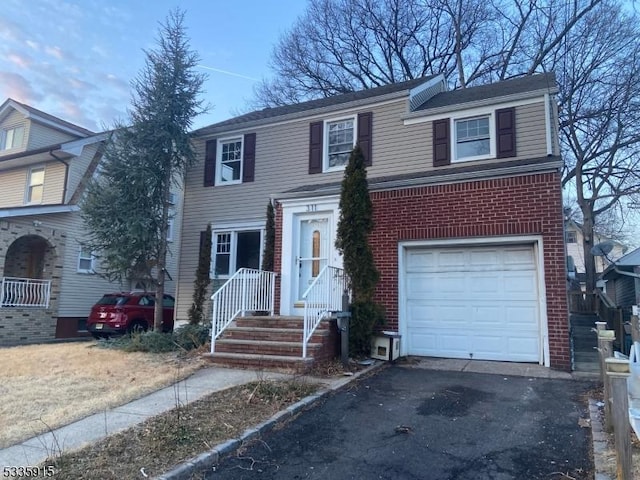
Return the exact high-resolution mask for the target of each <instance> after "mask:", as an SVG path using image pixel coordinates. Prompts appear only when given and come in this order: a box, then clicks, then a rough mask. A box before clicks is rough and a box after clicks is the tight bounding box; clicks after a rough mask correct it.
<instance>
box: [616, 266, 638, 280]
mask: <svg viewBox="0 0 640 480" xmlns="http://www.w3.org/2000/svg"><path fill="white" fill-rule="evenodd" d="M613 271H614V272H616V273H619V274H620V275H625V276H627V277H633V278H640V274H638V273H633V272H625V271H624V270H620V269H619V268H618V267H616V266H615V265H614V267H613Z"/></svg>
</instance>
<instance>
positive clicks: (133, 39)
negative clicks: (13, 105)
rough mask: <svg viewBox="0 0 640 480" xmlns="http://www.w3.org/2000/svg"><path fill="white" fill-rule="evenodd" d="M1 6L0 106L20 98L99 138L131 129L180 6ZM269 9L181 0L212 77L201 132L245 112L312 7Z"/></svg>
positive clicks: (115, 0) (7, 2) (248, 1)
mask: <svg viewBox="0 0 640 480" xmlns="http://www.w3.org/2000/svg"><path fill="white" fill-rule="evenodd" d="M0 1H1V2H2V16H1V17H0V58H4V59H5V62H1V63H0V102H2V101H3V100H4V98H6V97H14V98H16V99H17V100H20V101H23V102H25V103H29V104H31V105H32V106H34V107H36V108H39V109H41V110H43V111H45V112H48V113H51V114H53V115H57V116H60V117H62V118H64V119H65V120H68V121H70V122H74V123H77V124H79V125H81V126H83V127H86V128H89V129H92V130H99V129H101V128H103V127H104V126H105V125H106V126H112V125H113V123H114V122H115V121H116V120H126V112H127V108H129V105H130V99H131V85H130V82H131V80H132V79H134V78H135V77H136V76H137V74H138V73H139V72H140V71H141V69H142V68H143V66H144V52H143V49H150V48H155V47H156V40H157V37H158V28H159V24H160V23H161V22H164V21H165V19H166V17H167V15H168V13H169V12H170V11H171V10H172V9H174V8H175V4H176V2H175V0H155V1H154V2H149V1H148V0H110V1H109V2H104V0H31V1H30V2H29V4H28V8H25V3H24V0H0ZM266 3H267V2H265V4H262V3H260V2H255V0H236V1H235V2H222V3H221V2H202V1H200V0H181V2H180V7H181V8H183V9H184V10H185V13H186V15H185V22H186V24H185V26H186V29H187V35H188V37H189V39H190V43H191V46H192V48H193V49H194V50H196V51H198V53H199V56H200V57H201V58H202V60H201V64H202V69H203V70H206V71H207V72H208V73H209V79H208V80H207V82H206V83H205V85H204V88H205V94H204V97H203V100H204V101H205V103H208V104H212V105H215V106H216V107H215V109H213V110H212V111H211V112H209V113H207V114H206V115H204V116H203V117H201V118H199V119H198V120H197V122H196V124H195V125H194V126H195V127H200V126H204V125H206V124H207V123H213V122H216V121H220V120H223V119H225V118H227V117H228V116H229V115H230V114H231V113H232V112H233V110H234V109H238V108H242V106H243V105H244V103H245V100H246V98H248V97H250V96H251V93H252V91H253V87H254V85H255V84H256V82H257V81H258V79H259V78H262V77H264V76H265V70H266V65H267V61H268V57H269V54H270V51H271V45H272V44H273V43H274V42H275V41H276V40H277V37H278V35H279V34H280V32H281V31H282V30H284V29H285V28H287V27H288V26H289V25H290V23H291V22H292V21H293V20H294V19H295V17H296V16H297V14H298V13H299V12H301V11H302V10H303V8H304V2H301V1H300V0H279V1H278V2H276V3H275V4H266ZM247 12H250V13H247ZM238 25H241V26H242V28H241V30H242V32H241V33H242V34H241V35H238V29H237V26H238ZM228 26H235V27H236V28H231V29H230V28H227V27H228Z"/></svg>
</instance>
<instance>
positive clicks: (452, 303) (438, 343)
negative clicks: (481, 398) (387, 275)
mask: <svg viewBox="0 0 640 480" xmlns="http://www.w3.org/2000/svg"><path fill="white" fill-rule="evenodd" d="M405 259H406V262H405V272H404V280H405V281H404V285H405V287H404V289H405V291H404V294H405V296H404V299H405V302H406V303H405V311H406V320H404V321H406V328H405V333H406V336H407V337H408V338H407V339H406V342H407V350H408V353H409V354H410V355H428V356H439V357H450V358H474V359H485V360H510V361H530V362H537V361H538V360H539V355H540V353H539V350H540V348H539V344H540V340H539V338H540V333H539V303H538V289H537V285H538V279H537V270H536V264H535V255H534V251H533V248H532V247H531V246H499V247H470V248H454V249H422V250H416V251H412V250H407V251H406V256H405ZM414 260H415V263H414V264H412V261H414ZM403 341H405V340H404V339H403Z"/></svg>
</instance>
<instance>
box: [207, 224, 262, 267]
mask: <svg viewBox="0 0 640 480" xmlns="http://www.w3.org/2000/svg"><path fill="white" fill-rule="evenodd" d="M212 251H213V257H214V258H213V273H214V276H215V277H226V276H231V275H233V274H234V273H235V272H236V270H238V269H239V268H253V269H256V270H257V269H259V268H260V260H261V259H260V255H261V253H262V231H261V230H240V231H226V232H215V233H214V236H213V249H212Z"/></svg>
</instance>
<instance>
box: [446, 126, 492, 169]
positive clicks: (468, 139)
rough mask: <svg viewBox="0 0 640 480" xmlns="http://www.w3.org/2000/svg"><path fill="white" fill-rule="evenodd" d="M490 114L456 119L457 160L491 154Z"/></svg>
mask: <svg viewBox="0 0 640 480" xmlns="http://www.w3.org/2000/svg"><path fill="white" fill-rule="evenodd" d="M490 119H491V117H490V115H484V116H481V117H475V118H465V119H460V120H455V133H456V143H455V149H456V155H455V159H456V160H470V159H475V158H479V157H484V156H489V155H491V129H490V124H491V122H490Z"/></svg>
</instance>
